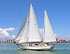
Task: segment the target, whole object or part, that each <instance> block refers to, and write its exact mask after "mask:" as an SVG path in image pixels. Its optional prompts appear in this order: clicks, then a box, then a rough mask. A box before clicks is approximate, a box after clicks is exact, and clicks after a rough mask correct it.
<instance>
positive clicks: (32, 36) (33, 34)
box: [28, 4, 41, 42]
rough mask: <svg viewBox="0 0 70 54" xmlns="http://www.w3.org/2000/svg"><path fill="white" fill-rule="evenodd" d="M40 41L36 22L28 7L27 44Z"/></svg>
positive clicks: (31, 9) (32, 11)
mask: <svg viewBox="0 0 70 54" xmlns="http://www.w3.org/2000/svg"><path fill="white" fill-rule="evenodd" d="M37 41H41V36H40V33H39V29H38V24H37V21H36V16H35V13H34V10H33V7H32V4H31V5H30V16H29V38H28V42H37Z"/></svg>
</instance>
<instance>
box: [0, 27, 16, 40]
mask: <svg viewBox="0 0 70 54" xmlns="http://www.w3.org/2000/svg"><path fill="white" fill-rule="evenodd" d="M14 30H15V28H5V29H3V28H0V39H5V38H7V39H8V38H10V34H9V32H8V31H14Z"/></svg>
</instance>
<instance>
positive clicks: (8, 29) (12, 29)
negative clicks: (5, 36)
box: [4, 28, 15, 31]
mask: <svg viewBox="0 0 70 54" xmlns="http://www.w3.org/2000/svg"><path fill="white" fill-rule="evenodd" d="M4 30H6V31H14V30H15V28H6V29H4Z"/></svg>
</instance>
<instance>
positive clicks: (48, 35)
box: [15, 4, 56, 50]
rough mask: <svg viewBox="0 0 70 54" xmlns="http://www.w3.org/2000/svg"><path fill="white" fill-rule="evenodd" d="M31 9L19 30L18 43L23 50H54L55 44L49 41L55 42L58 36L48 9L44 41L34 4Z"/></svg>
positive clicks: (45, 19) (45, 18)
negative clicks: (55, 33)
mask: <svg viewBox="0 0 70 54" xmlns="http://www.w3.org/2000/svg"><path fill="white" fill-rule="evenodd" d="M29 10H30V12H29ZM29 10H28V12H27V15H26V17H25V20H24V22H23V24H22V26H21V28H20V30H19V32H18V35H17V38H16V39H15V41H16V43H18V44H19V46H20V49H23V50H52V49H53V48H54V45H48V44H47V43H50V42H55V41H56V38H55V35H54V33H53V30H52V27H51V24H50V21H49V19H48V16H47V13H46V11H45V16H44V36H43V41H42V38H41V35H40V32H39V28H38V24H37V20H36V16H35V13H34V10H33V7H32V4H30V9H29ZM28 13H29V15H28Z"/></svg>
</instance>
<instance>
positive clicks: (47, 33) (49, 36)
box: [43, 11, 56, 42]
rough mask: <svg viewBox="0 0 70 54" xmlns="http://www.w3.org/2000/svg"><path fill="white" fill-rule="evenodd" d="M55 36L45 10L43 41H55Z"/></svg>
mask: <svg viewBox="0 0 70 54" xmlns="http://www.w3.org/2000/svg"><path fill="white" fill-rule="evenodd" d="M55 41H56V38H55V35H54V33H53V30H52V27H51V24H50V21H49V19H48V16H47V13H46V11H45V16H44V36H43V42H55Z"/></svg>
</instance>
